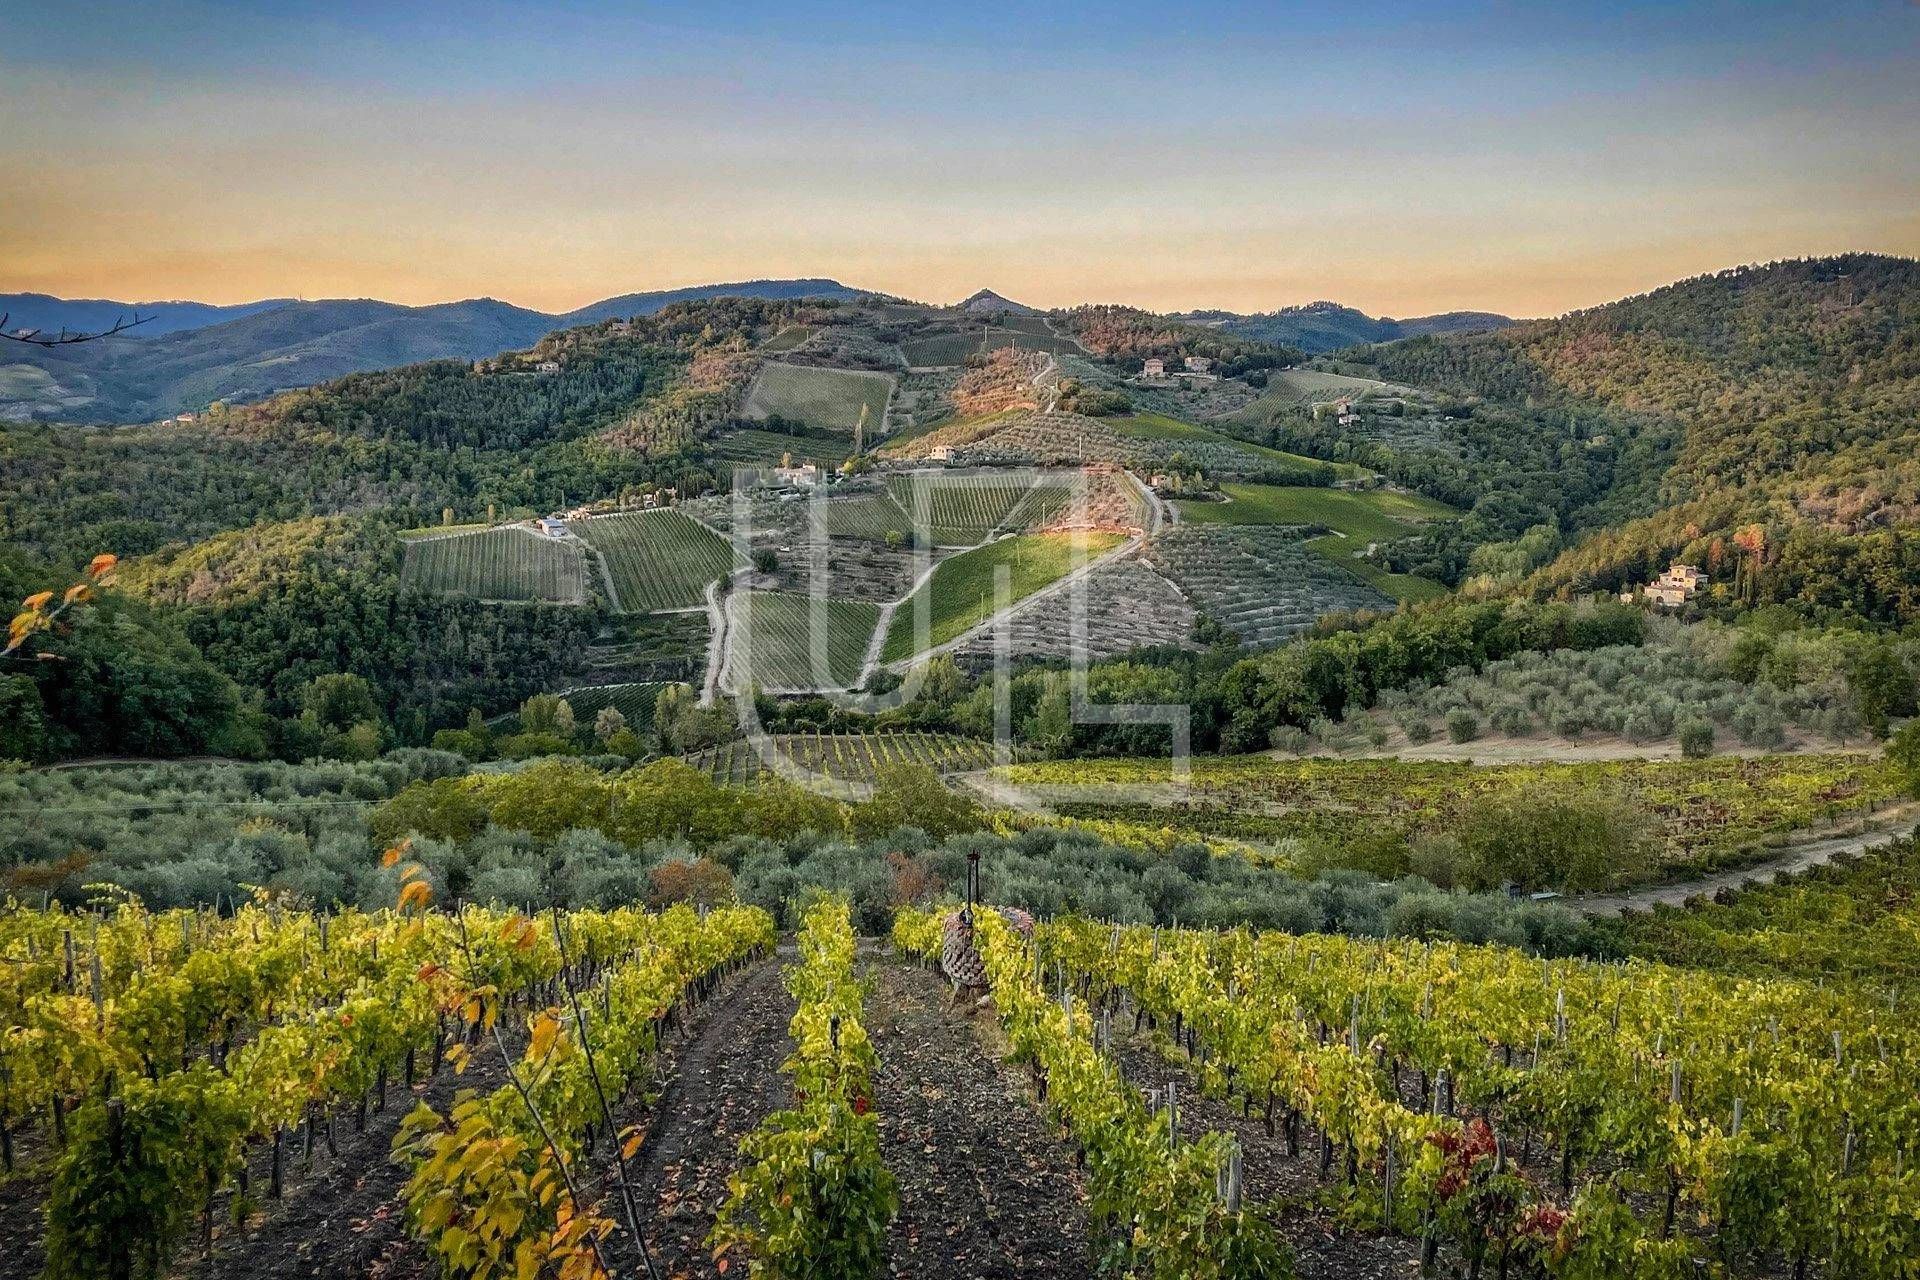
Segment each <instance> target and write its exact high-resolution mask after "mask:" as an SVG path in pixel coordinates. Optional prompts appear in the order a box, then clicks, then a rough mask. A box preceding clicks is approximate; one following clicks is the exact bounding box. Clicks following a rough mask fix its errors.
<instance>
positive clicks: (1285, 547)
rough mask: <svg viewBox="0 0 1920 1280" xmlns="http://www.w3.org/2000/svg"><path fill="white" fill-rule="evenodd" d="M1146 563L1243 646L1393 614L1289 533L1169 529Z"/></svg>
mask: <svg viewBox="0 0 1920 1280" xmlns="http://www.w3.org/2000/svg"><path fill="white" fill-rule="evenodd" d="M1147 557H1148V559H1149V560H1150V561H1151V563H1152V564H1153V566H1154V567H1155V568H1157V569H1159V570H1160V572H1162V573H1164V574H1166V575H1167V576H1168V577H1169V578H1171V579H1173V581H1174V582H1175V583H1177V584H1178V585H1179V586H1180V588H1181V589H1182V590H1183V591H1185V592H1186V593H1187V595H1188V596H1189V597H1191V598H1192V599H1193V601H1194V603H1195V604H1196V605H1198V606H1199V607H1200V608H1201V609H1203V610H1205V611H1206V612H1207V613H1208V614H1210V615H1212V617H1213V618H1214V619H1215V620H1216V621H1218V622H1219V623H1221V624H1222V625H1223V626H1225V627H1226V628H1227V629H1228V630H1230V631H1232V632H1233V633H1234V634H1235V635H1237V636H1239V637H1240V639H1241V641H1242V643H1245V644H1251V645H1271V644H1278V643H1279V642H1280V641H1282V640H1285V639H1287V638H1288V637H1289V636H1292V635H1295V634H1297V633H1299V632H1301V631H1304V630H1306V629H1307V628H1308V627H1310V626H1312V625H1313V624H1314V621H1315V620H1316V619H1318V618H1319V617H1320V616H1321V615H1322V614H1327V613H1334V612H1338V611H1340V610H1343V609H1391V608H1392V607H1393V600H1392V598H1391V597H1389V596H1387V595H1386V594H1384V593H1383V592H1381V591H1379V590H1377V589H1375V588H1374V587H1373V586H1371V585H1369V584H1368V583H1367V582H1365V581H1363V580H1362V579H1360V578H1357V577H1355V576H1354V575H1353V574H1350V573H1347V572H1346V571H1345V570H1343V569H1340V568H1338V567H1336V566H1335V565H1334V564H1333V563H1332V562H1331V561H1329V560H1328V559H1327V558H1326V557H1325V556H1322V555H1319V554H1317V553H1316V552H1315V551H1313V550H1312V548H1311V547H1310V545H1309V544H1308V543H1307V542H1306V541H1305V540H1304V539H1303V538H1302V536H1301V532H1300V531H1299V530H1298V529H1294V528H1285V527H1280V526H1276V525H1268V526H1250V527H1245V528H1230V527H1228V526H1224V525H1207V524H1182V525H1175V526H1174V527H1173V528H1171V529H1168V530H1166V531H1164V532H1163V533H1161V534H1160V536H1159V537H1157V538H1155V539H1154V540H1153V541H1152V542H1150V543H1148V544H1147Z"/></svg>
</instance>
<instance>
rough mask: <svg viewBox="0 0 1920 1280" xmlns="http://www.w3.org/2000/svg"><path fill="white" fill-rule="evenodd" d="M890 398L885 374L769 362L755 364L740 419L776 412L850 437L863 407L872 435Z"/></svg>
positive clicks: (889, 383)
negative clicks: (755, 373)
mask: <svg viewBox="0 0 1920 1280" xmlns="http://www.w3.org/2000/svg"><path fill="white" fill-rule="evenodd" d="M892 394H893V378H892V377H891V376H890V375H888V374H884V373H867V372H864V371H861V370H855V369H824V368H818V367H816V366H812V365H799V364H780V363H778V362H775V363H770V364H766V365H763V366H761V369H760V373H759V376H758V377H756V378H754V380H753V387H752V388H751V389H750V390H749V391H748V392H747V402H746V407H745V409H744V415H745V416H746V417H749V418H767V417H771V416H773V415H775V414H777V415H779V416H780V417H782V418H786V419H789V420H791V421H794V422H804V423H806V424H807V425H808V426H810V427H824V428H826V429H827V430H829V431H844V432H847V433H848V434H852V432H853V429H854V427H856V426H857V425H859V422H860V412H861V410H862V409H863V408H864V409H865V410H866V414H867V430H868V431H869V432H872V433H875V434H877V433H878V432H879V431H880V426H881V423H883V422H884V421H885V420H886V415H887V400H888V399H889V397H891V396H892Z"/></svg>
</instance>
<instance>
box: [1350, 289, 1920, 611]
mask: <svg viewBox="0 0 1920 1280" xmlns="http://www.w3.org/2000/svg"><path fill="white" fill-rule="evenodd" d="M1348 366H1351V369H1348ZM1342 367H1343V369H1348V371H1356V372H1357V371H1364V372H1370V373H1373V374H1375V375H1377V376H1379V377H1383V378H1386V379H1390V380H1392V381H1394V382H1405V383H1411V384H1413V385H1417V386H1423V387H1431V388H1436V389H1438V390H1441V391H1444V392H1447V393H1450V394H1453V395H1457V396H1461V397H1466V398H1468V399H1467V403H1466V405H1465V407H1464V408H1463V409H1461V410H1460V411H1459V412H1461V413H1463V414H1465V415H1467V416H1466V417H1465V418H1463V421H1467V422H1472V421H1474V420H1476V419H1484V420H1495V419H1497V418H1498V417H1499V414H1500V411H1501V409H1502V407H1503V406H1504V407H1505V408H1507V409H1510V410H1519V409H1520V408H1522V407H1524V408H1525V409H1526V410H1527V412H1528V414H1529V415H1530V416H1529V417H1527V418H1520V417H1515V418H1514V419H1513V420H1514V421H1515V422H1516V423H1519V424H1522V426H1523V427H1524V429H1527V430H1537V426H1538V423H1539V422H1541V421H1543V420H1545V421H1558V420H1572V419H1575V418H1583V419H1585V420H1586V421H1587V422H1589V423H1597V424H1598V425H1600V426H1602V427H1604V428H1607V430H1606V432H1605V433H1604V434H1594V433H1592V432H1591V431H1590V432H1589V434H1588V436H1587V438H1586V439H1585V440H1584V441H1580V442H1577V443H1578V444H1579V446H1580V447H1579V449H1578V452H1580V453H1583V454H1584V453H1593V454H1599V455H1618V456H1621V457H1626V456H1628V455H1629V454H1631V452H1632V451H1633V449H1634V447H1635V445H1636V442H1637V441H1636V439H1633V438H1621V437H1620V435H1619V429H1618V426H1617V424H1620V423H1637V424H1639V427H1638V430H1639V433H1640V434H1639V437H1638V441H1642V442H1643V441H1644V440H1645V439H1646V438H1650V437H1651V436H1653V435H1656V434H1664V435H1666V436H1667V437H1668V438H1669V439H1670V441H1671V443H1670V444H1667V445H1663V446H1662V448H1661V449H1660V450H1659V451H1658V452H1657V454H1654V453H1648V454H1645V456H1644V457H1643V460H1642V464H1641V466H1640V468H1639V469H1640V470H1642V471H1644V472H1645V473H1646V474H1645V475H1643V476H1641V477H1639V479H1640V480H1641V481H1643V482H1650V483H1648V484H1647V487H1648V498H1649V501H1647V502H1646V503H1645V504H1644V505H1645V507H1647V508H1648V510H1646V511H1645V512H1644V514H1641V515H1640V518H1637V519H1631V520H1626V521H1624V522H1613V523H1614V527H1609V528H1602V529H1598V530H1596V531H1594V532H1592V533H1590V534H1588V535H1587V536H1586V537H1585V538H1583V539H1582V540H1580V541H1579V542H1578V543H1577V544H1576V545H1575V546H1573V547H1572V548H1571V549H1569V550H1568V551H1566V552H1565V553H1564V554H1562V555H1560V556H1559V557H1558V558H1557V559H1555V560H1554V561H1553V562H1552V563H1550V564H1548V565H1546V566H1545V567H1544V568H1543V569H1541V570H1540V572H1539V573H1538V574H1536V575H1535V577H1534V579H1533V580H1532V587H1533V589H1535V590H1536V591H1539V592H1543V593H1547V592H1555V593H1579V592H1586V591H1593V590H1614V589H1618V588H1621V587H1624V586H1627V585H1629V584H1631V583H1634V582H1639V581H1645V580H1646V578H1647V577H1648V576H1650V575H1651V574H1652V573H1654V572H1657V571H1658V570H1659V569H1660V568H1663V567H1664V566H1665V564H1666V563H1667V562H1668V561H1669V560H1670V559H1673V558H1676V557H1677V558H1681V559H1685V560H1689V561H1693V562H1697V563H1699V564H1701V565H1703V566H1705V567H1706V568H1707V569H1708V570H1709V571H1710V572H1711V573H1713V574H1714V576H1715V578H1716V580H1717V581H1718V583H1719V584H1720V588H1719V589H1720V591H1721V594H1722V596H1723V597H1726V598H1729V599H1730V600H1733V601H1737V602H1743V603H1753V604H1759V603H1782V604H1788V605H1792V606H1794V607H1797V608H1800V609H1803V610H1807V611H1811V612H1816V613H1818V612H1825V611H1829V610H1842V611H1848V612H1853V613H1857V614H1859V615H1863V616H1866V617H1869V618H1874V619H1877V620H1881V621H1898V620H1906V619H1911V618H1913V617H1916V616H1920V460H1917V459H1920V262H1916V261H1915V260H1913V259H1910V258H1896V257H1887V256H1881V255H1874V254H1847V255H1843V256H1839V257H1830V258H1816V259H1803V260H1797V261H1788V262H1776V263H1770V264H1767V265H1764V266H1748V267H1739V268H1735V269H1732V270H1728V271H1722V272H1718V273H1715V274H1713V275H1706V276H1700V277H1697V278H1695V279H1691V280H1683V281H1680V282H1679V283H1677V284H1673V285H1669V286H1667V287H1665V288H1663V289H1657V290H1655V291H1653V292H1651V293H1648V294H1644V295H1641V296H1638V297H1633V298H1627V299H1624V300H1622V301H1619V302H1614V303H1610V304H1608V305H1606V306H1601V307H1595V308H1592V309H1590V310H1586V311H1580V312H1575V313H1573V314H1570V315H1567V316H1563V317H1560V318H1558V319H1554V320H1539V321H1531V322H1528V323H1525V324H1520V325H1515V326H1512V327H1510V328H1506V329H1502V330H1500V331H1498V332H1494V333H1483V334H1473V335H1446V336H1429V337H1422V338H1416V339H1413V340H1411V341H1408V342H1400V343H1394V344H1392V345H1389V346H1381V347H1374V348H1369V349H1367V350H1366V351H1364V352H1360V353H1349V355H1348V358H1347V361H1346V362H1344V363H1343V366H1342ZM1475 401H1478V402H1479V405H1480V406H1481V407H1475ZM1528 423H1531V424H1533V425H1531V426H1528V425H1526V424H1528ZM1565 456H1571V455H1565ZM1632 479H1633V477H1632V475H1631V474H1630V472H1629V471H1628V470H1627V469H1622V470H1619V471H1617V472H1616V473H1615V476H1614V482H1615V483H1616V484H1624V483H1628V482H1630V481H1631V480H1632Z"/></svg>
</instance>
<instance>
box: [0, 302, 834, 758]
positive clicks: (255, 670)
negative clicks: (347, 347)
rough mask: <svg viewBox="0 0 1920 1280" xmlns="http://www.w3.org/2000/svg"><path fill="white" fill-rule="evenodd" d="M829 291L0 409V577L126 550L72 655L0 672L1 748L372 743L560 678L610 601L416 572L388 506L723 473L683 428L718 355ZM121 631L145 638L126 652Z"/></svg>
mask: <svg viewBox="0 0 1920 1280" xmlns="http://www.w3.org/2000/svg"><path fill="white" fill-rule="evenodd" d="M813 306H814V304H809V303H798V302H764V301H758V300H741V299H724V300H720V301H708V302H693V303H683V304H677V305H675V306H673V307H669V308H667V309H666V310H664V311H662V312H661V313H659V314H658V315H656V316H654V317H651V318H649V319H645V320H641V321H637V322H635V323H633V324H632V325H631V326H630V327H627V328H624V329H623V328H621V327H619V326H616V325H614V324H613V323H611V322H602V323H600V324H597V325H591V326H586V327H583V328H579V329H573V330H566V331H562V332H560V333H556V334H551V335H549V336H547V337H546V338H543V339H542V340H541V341H540V342H539V343H537V344H535V345H534V346H533V347H532V348H531V349H529V350H527V351H523V352H514V353H508V354H506V355H503V356H497V357H495V358H493V359H490V360H488V361H485V362H480V363H478V364H468V363H465V362H454V361H434V362H429V363H425V364H418V365H409V366H404V367H402V368H397V369H390V370H386V371H383V372H379V373H368V374H355V375H353V376H351V377H347V378H343V379H340V380H337V381H335V382H332V383H328V384H326V385H324V386H320V387H314V388H309V389H305V390H301V391H295V392H290V393H287V394H285V395H282V396H278V397H275V398H274V399H271V400H268V401H265V402H263V403H261V404H258V405H252V406H243V407H237V408H233V409H228V410H224V411H219V412H215V413H211V414H207V415H203V416H202V418H201V419H200V420H199V421H197V422H195V423H192V424H179V425H170V426H167V427H164V428H132V429H120V430H110V431H95V430H85V429H79V428H60V427H43V426H18V427H12V428H8V429H6V430H5V431H0V465H4V469H5V474H6V478H7V483H6V488H5V492H4V495H0V534H3V535H4V538H5V540H6V542H7V544H8V546H9V549H10V552H11V555H10V558H9V561H8V563H7V564H6V565H5V566H0V569H4V573H0V585H4V586H5V587H6V589H8V590H11V591H13V592H14V594H15V598H17V599H24V598H26V597H27V596H28V595H30V594H32V593H34V592H36V591H38V590H40V589H43V588H56V589H57V588H58V586H59V585H61V582H62V580H63V575H66V574H69V573H71V572H72V571H73V570H74V569H75V567H76V566H78V565H83V564H85V563H86V562H87V560H88V558H89V557H91V556H93V555H95V554H97V553H101V552H110V553H113V554H115V555H118V556H119V557H120V558H121V561H122V564H121V566H120V570H119V575H120V576H119V582H118V585H117V586H116V587H115V588H114V589H113V590H112V591H111V592H109V593H107V595H106V596H104V597H103V601H102V603H101V604H100V605H98V606H96V607H97V609H98V610H99V613H98V615H97V616H95V617H93V618H90V619H89V620H88V623H87V625H86V626H83V627H80V628H78V629H77V630H75V632H74V633H73V635H72V636H70V637H65V638H64V639H63V642H62V649H63V652H64V651H65V649H66V648H69V647H70V648H71V649H72V654H71V655H70V660H62V661H60V662H47V663H39V664H32V665H29V666H27V667H25V668H23V669H21V670H20V672H19V674H16V675H13V676H11V677H9V678H8V679H7V682H6V685H5V687H4V689H0V695H3V696H4V698H5V711H4V714H3V715H0V724H4V725H5V726H6V727H7V730H8V732H9V733H10V734H12V735H13V736H14V737H15V738H17V739H18V741H17V742H15V743H13V744H12V745H10V746H8V747H7V748H6V750H5V752H4V753H5V754H7V755H10V756H19V757H23V758H30V759H31V758H42V757H51V756H59V755H65V754H73V753H76V752H81V751H105V750H112V749H117V748H120V747H122V746H124V747H125V749H130V750H136V751H140V752H142V753H149V754H162V755H165V754H180V753H187V752H196V751H209V750H212V751H220V752H231V753H236V754H257V753H260V752H263V751H270V752H276V753H279V754H283V755H287V756H289V757H292V758H299V757H300V756H302V755H307V754H312V753H313V752H314V751H315V750H320V749H326V750H328V751H329V753H330V754H348V755H364V754H368V753H371V752H373V751H377V750H378V749H380V748H381V746H383V745H384V744H390V743H393V742H421V741H424V740H425V739H426V738H427V737H428V736H429V735H430V733H431V731H432V729H433V728H435V727H440V726H446V725H451V724H458V723H460V722H461V721H462V720H463V719H464V718H465V717H466V716H467V713H468V712H469V711H470V710H473V709H474V708H477V707H483V706H484V707H486V708H488V709H490V710H491V709H498V708H501V707H506V706H511V705H514V704H517V703H518V702H519V701H520V700H521V699H523V698H524V697H526V696H527V695H529V694H531V693H534V692H537V691H539V690H540V689H543V688H546V687H549V686H550V685H552V684H553V683H555V682H557V681H561V680H564V679H566V678H568V677H569V676H571V675H573V674H574V673H575V672H576V671H577V670H578V668H579V666H580V664H581V663H582V662H583V661H584V658H583V654H584V651H585V650H586V649H587V647H588V646H589V644H590V643H591V642H592V640H593V638H594V635H595V632H596V631H597V629H598V628H599V627H600V625H601V623H602V622H603V621H604V616H603V614H602V612H601V610H600V609H599V607H598V606H589V607H587V608H584V609H583V608H579V607H570V608H561V607H554V606H548V605H538V604H531V603H528V604H512V605H495V604H487V603H482V602H480V601H476V600H466V599H453V598H440V597H435V596H429V595H425V594H422V593H420V592H417V591H413V590H410V589H408V588H407V587H406V586H404V585H403V582H402V578H401V574H400V571H399V570H400V559H401V544H400V539H399V538H398V536H397V534H398V531H399V530H402V529H406V528H408V527H411V526H422V525H437V524H441V523H443V522H446V521H449V520H469V521H484V520H488V519H491V518H505V517H507V516H510V515H512V516H524V515H526V514H528V513H530V512H538V511H546V510H551V509H553V508H555V507H557V506H560V505H563V504H564V503H565V502H567V501H569V500H571V501H578V500H581V499H584V498H588V497H603V496H609V495H614V494H618V493H621V492H631V491H637V490H640V489H643V488H654V487H661V486H668V487H673V488H676V489H677V490H678V491H679V492H680V493H682V494H685V495H691V494H697V493H700V492H702V491H704V490H706V489H708V488H711V487H713V486H714V485H716V484H717V483H720V479H721V476H722V474H723V472H724V467H725V464H712V463H709V462H707V461H705V460H704V459H703V457H702V456H701V455H699V454H697V453H695V452H693V451H691V450H689V449H687V448H686V447H685V446H687V445H688V444H690V443H691V442H692V441H693V440H694V438H695V435H696V433H697V432H698V431H699V430H701V429H703V428H704V427H706V426H708V425H711V423H712V421H713V420H714V419H715V416H716V415H717V414H718V413H720V412H721V411H722V410H723V409H724V408H725V406H727V405H729V404H731V402H732V401H731V400H730V398H729V396H730V392H729V390H728V388H729V387H730V386H731V383H729V382H728V381H727V379H726V378H725V377H720V378H719V380H718V382H716V380H715V379H716V375H715V373H714V372H713V371H714V370H716V369H718V370H721V371H723V373H724V371H728V370H732V369H734V368H735V366H736V365H737V363H738V360H739V356H740V353H742V352H744V351H745V350H746V349H747V348H748V347H749V346H750V345H751V344H752V343H753V342H754V341H756V340H758V339H761V338H764V337H765V336H766V335H768V334H770V333H772V332H775V331H778V330H779V329H780V328H782V327H783V326H785V325H787V324H789V323H791V322H792V321H793V320H794V319H795V317H796V316H799V315H801V314H812V312H811V310H810V308H812V307H813ZM543 364H546V365H549V366H552V365H557V366H558V368H557V370H554V369H552V368H549V369H548V371H545V372H542V371H541V368H540V367H541V366H542V365H543ZM715 466H719V467H720V468H722V470H720V471H716V470H715V469H714V467H715ZM116 644H118V645H121V646H123V648H124V651H125V654H126V655H128V656H126V657H124V658H123V659H122V661H123V667H122V668H113V669H110V667H111V664H109V663H108V662H107V660H106V657H105V655H106V654H108V653H109V652H113V651H114V649H113V646H114V645H116ZM135 655H137V656H138V659H139V660H138V661H135V660H134V656H135ZM342 681H345V682H346V683H342ZM129 682H132V683H129ZM139 685H144V686H145V687H146V688H147V689H148V690H150V692H149V693H147V694H145V695H142V694H141V693H140V690H139V688H137V687H136V686H139ZM122 686H125V688H123V687H122ZM353 734H357V735H358V737H357V738H354V739H352V740H348V735H353Z"/></svg>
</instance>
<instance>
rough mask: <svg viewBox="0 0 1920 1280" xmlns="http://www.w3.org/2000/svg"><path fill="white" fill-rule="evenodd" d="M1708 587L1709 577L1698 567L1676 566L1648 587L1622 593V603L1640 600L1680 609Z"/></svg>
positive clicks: (1688, 565)
mask: <svg viewBox="0 0 1920 1280" xmlns="http://www.w3.org/2000/svg"><path fill="white" fill-rule="evenodd" d="M1706 585H1707V575H1706V573H1705V571H1703V570H1702V569H1700V568H1699V567H1698V566H1696V565H1690V564H1675V565H1672V566H1670V567H1669V568H1668V569H1667V571H1666V572H1665V573H1663V574H1661V575H1660V576H1659V577H1657V578H1655V579H1654V580H1653V581H1652V582H1649V583H1648V584H1647V585H1646V586H1644V587H1640V588H1637V589H1634V588H1629V589H1628V590H1626V591H1622V592H1621V593H1620V602H1621V603H1622V604H1632V603H1633V602H1634V601H1635V600H1636V599H1639V600H1646V601H1648V602H1649V603H1651V604H1656V605H1659V606H1660V607H1661V608H1663V609H1678V608H1679V607H1680V606H1681V605H1683V604H1685V603H1687V601H1689V600H1691V599H1693V598H1694V597H1695V596H1697V595H1699V594H1700V590H1701V588H1703V587H1705V586H1706Z"/></svg>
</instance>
